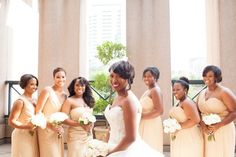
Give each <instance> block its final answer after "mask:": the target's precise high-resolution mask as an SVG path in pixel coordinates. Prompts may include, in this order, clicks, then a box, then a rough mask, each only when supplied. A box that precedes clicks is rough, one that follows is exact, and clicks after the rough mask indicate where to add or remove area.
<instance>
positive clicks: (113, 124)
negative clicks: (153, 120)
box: [105, 100, 163, 157]
mask: <svg viewBox="0 0 236 157" xmlns="http://www.w3.org/2000/svg"><path fill="white" fill-rule="evenodd" d="M137 101H138V100H137ZM137 104H138V102H137ZM140 107H141V106H140ZM105 117H106V119H107V120H108V123H109V125H110V138H109V141H108V145H109V148H110V149H109V150H112V149H113V148H114V147H116V145H117V144H119V143H120V141H121V140H122V138H123V137H124V136H125V124H124V117H123V110H122V108H121V107H119V106H115V107H112V108H110V105H108V106H107V108H106V110H105ZM140 118H141V113H137V122H136V123H137V126H139V123H140ZM136 132H137V136H138V137H137V138H136V140H135V141H134V142H133V143H132V144H131V145H130V146H129V147H128V148H127V149H126V150H123V151H118V152H115V153H112V154H110V155H108V156H107V157H163V154H162V153H160V152H158V151H156V150H154V149H153V148H151V147H150V146H149V145H148V144H146V143H145V142H144V141H143V140H142V139H141V137H140V136H139V130H138V127H137V130H136Z"/></svg>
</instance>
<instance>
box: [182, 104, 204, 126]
mask: <svg viewBox="0 0 236 157" xmlns="http://www.w3.org/2000/svg"><path fill="white" fill-rule="evenodd" d="M182 108H183V110H184V113H185V115H186V116H187V118H188V119H187V120H186V121H185V122H182V123H180V125H181V128H182V129H186V128H191V127H193V126H194V125H196V124H198V123H199V122H200V116H199V113H198V110H197V106H196V104H195V103H194V102H192V101H191V100H185V101H184V102H182Z"/></svg>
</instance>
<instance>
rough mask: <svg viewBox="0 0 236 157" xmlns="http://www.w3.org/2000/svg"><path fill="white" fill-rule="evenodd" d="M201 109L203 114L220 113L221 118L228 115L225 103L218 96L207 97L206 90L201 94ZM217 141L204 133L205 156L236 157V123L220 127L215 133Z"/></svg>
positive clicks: (199, 102) (199, 104) (199, 101)
mask: <svg viewBox="0 0 236 157" xmlns="http://www.w3.org/2000/svg"><path fill="white" fill-rule="evenodd" d="M198 106H199V110H200V111H201V113H202V114H210V113H214V114H218V115H219V116H220V117H221V119H224V117H225V116H227V115H228V113H229V112H228V110H227V108H226V106H225V105H224V103H223V102H222V101H221V100H219V99H217V98H209V99H208V100H206V99H205V90H204V91H203V92H202V93H201V94H200V95H199V100H198ZM214 136H215V141H208V139H207V137H208V135H206V134H204V137H205V138H204V142H205V157H234V149H235V125H234V123H233V122H231V123H229V124H227V125H225V126H223V127H221V128H219V129H218V130H217V131H216V132H215V133H214Z"/></svg>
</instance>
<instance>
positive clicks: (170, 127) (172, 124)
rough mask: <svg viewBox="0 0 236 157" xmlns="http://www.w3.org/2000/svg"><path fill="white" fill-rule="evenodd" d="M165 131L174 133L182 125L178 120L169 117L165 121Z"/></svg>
mask: <svg viewBox="0 0 236 157" xmlns="http://www.w3.org/2000/svg"><path fill="white" fill-rule="evenodd" d="M163 126H164V132H165V133H174V132H175V131H176V130H180V129H181V126H180V124H179V123H178V121H177V120H176V119H174V118H168V119H166V120H164V121H163Z"/></svg>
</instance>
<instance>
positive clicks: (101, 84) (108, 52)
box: [92, 41, 126, 114]
mask: <svg viewBox="0 0 236 157" xmlns="http://www.w3.org/2000/svg"><path fill="white" fill-rule="evenodd" d="M97 52H98V55H97V57H98V59H99V60H100V61H101V62H102V63H103V65H104V66H105V65H106V64H107V63H108V62H109V61H111V60H113V59H117V58H122V57H125V56H126V47H125V46H124V45H122V44H121V43H114V42H111V41H105V42H103V43H102V44H101V45H99V46H97ZM92 86H93V87H94V88H95V89H96V90H97V91H98V92H99V93H100V94H101V95H102V96H103V98H107V99H106V100H104V99H103V98H101V97H97V98H96V103H95V106H94V112H95V113H96V114H99V113H102V112H103V111H104V110H105V108H106V106H107V105H108V104H110V103H111V102H112V99H113V97H114V95H113V93H114V92H113V91H112V89H111V87H110V84H109V79H108V75H107V72H106V71H104V72H100V73H97V74H96V75H95V76H94V82H93V83H92Z"/></svg>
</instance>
